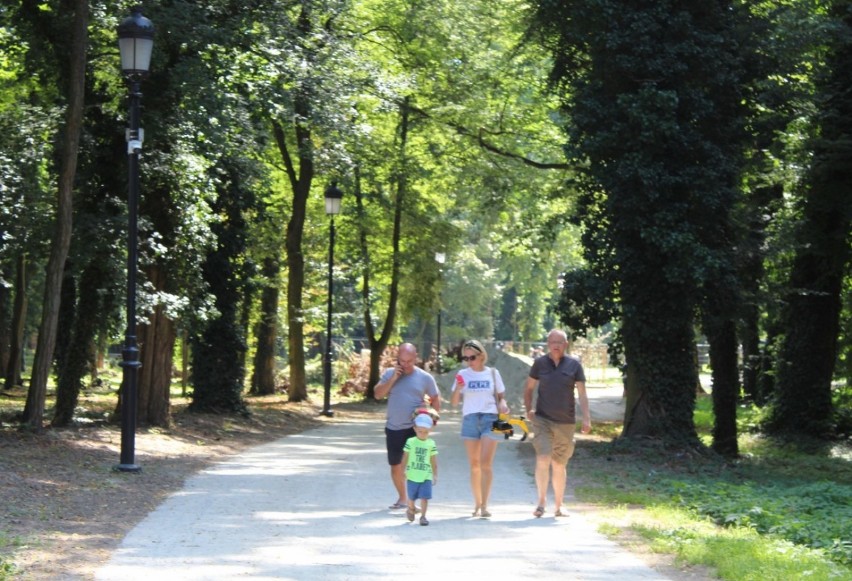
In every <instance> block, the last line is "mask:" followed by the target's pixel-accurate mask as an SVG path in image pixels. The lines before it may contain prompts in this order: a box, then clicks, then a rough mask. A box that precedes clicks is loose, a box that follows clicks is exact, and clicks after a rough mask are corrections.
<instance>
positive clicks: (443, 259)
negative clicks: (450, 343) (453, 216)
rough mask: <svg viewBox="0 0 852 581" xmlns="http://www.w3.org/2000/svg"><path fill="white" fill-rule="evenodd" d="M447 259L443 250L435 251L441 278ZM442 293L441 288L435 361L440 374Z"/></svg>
mask: <svg viewBox="0 0 852 581" xmlns="http://www.w3.org/2000/svg"><path fill="white" fill-rule="evenodd" d="M446 260H447V255H446V254H444V253H443V252H436V253H435V262H437V263H438V274H439V276H440V277H441V278H443V273H444V270H443V269H444V262H446ZM441 282H442V288H443V281H441ZM441 294H442V293H441V292H440V290H439V292H438V337H437V343H438V353H437V355H436V358H437V359H436V361H435V365H436V366H437V369H436V371H437V372H438V374H440V373H441V311H442V310H443V305H442V304H441Z"/></svg>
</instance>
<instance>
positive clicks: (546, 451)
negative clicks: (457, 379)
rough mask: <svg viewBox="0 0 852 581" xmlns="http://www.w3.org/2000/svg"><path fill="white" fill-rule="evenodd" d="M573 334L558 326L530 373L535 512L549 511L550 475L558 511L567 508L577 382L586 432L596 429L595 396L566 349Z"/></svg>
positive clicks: (527, 396) (527, 391)
mask: <svg viewBox="0 0 852 581" xmlns="http://www.w3.org/2000/svg"><path fill="white" fill-rule="evenodd" d="M567 348H568V336H567V335H566V334H565V332H564V331H561V330H559V329H554V330H552V331H550V333H548V335H547V350H548V353H547V355H542V356H541V357H538V358H536V359H535V361H533V364H532V367H530V374H529V377H528V378H527V381H526V384H525V385H524V405H525V407H526V410H527V417H528V418H529V419H530V420H531V421H532V423H533V431H534V432H535V439H534V440H533V444H534V446H535V453H536V463H535V484H536V488H537V489H538V505H537V506H536V509H535V511H534V512H533V515H534V516H536V517H537V518H539V517H541V516H542V515H543V514H544V507H545V502H546V498H547V487H548V481H550V483H551V484H552V486H553V499H554V515H555V516H565V513H563V512H562V497H563V495H564V494H565V482H566V480H567V478H568V460H570V459H571V456H572V455H573V454H574V430H575V426H576V418H575V405H574V388H576V389H577V394H578V395H579V398H580V409H581V410H582V412H583V427H582V432H583V433H584V434H586V433H588V432H590V431H591V429H592V418H591V415H590V413H589V398H588V396H587V395H586V375H585V373H584V372H583V366H582V364H581V363H580V361H579V359H577V358H576V357H572V356H570V355H566V354H565V350H566V349H567ZM536 386H538V396H537V397H536V401H535V407H533V395H534V394H535V391H536Z"/></svg>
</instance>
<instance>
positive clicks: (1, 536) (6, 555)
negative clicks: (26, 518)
mask: <svg viewBox="0 0 852 581" xmlns="http://www.w3.org/2000/svg"><path fill="white" fill-rule="evenodd" d="M23 544H24V541H23V540H22V539H21V538H20V537H10V536H9V535H8V534H6V533H4V532H3V531H0V581H6V580H7V579H13V578H14V575H15V572H16V571H17V567H15V565H14V563H13V562H12V560H11V556H10V555H11V554H12V553H14V549H16V548H18V547H20V546H21V545H23Z"/></svg>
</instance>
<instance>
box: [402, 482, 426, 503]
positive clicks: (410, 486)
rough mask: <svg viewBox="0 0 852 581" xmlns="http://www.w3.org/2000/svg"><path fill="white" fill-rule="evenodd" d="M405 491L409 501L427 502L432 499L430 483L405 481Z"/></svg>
mask: <svg viewBox="0 0 852 581" xmlns="http://www.w3.org/2000/svg"><path fill="white" fill-rule="evenodd" d="M405 491H406V492H407V493H408V499H409V500H417V499H418V498H422V499H424V500H429V499H431V498H432V481H431V480H425V481H423V482H414V481H413V480H406V481H405Z"/></svg>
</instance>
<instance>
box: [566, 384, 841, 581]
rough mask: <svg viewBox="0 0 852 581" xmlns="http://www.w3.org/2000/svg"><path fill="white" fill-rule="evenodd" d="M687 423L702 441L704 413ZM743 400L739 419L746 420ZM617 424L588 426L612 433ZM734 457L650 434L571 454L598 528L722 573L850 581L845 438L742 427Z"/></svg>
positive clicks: (734, 579) (737, 578) (750, 414)
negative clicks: (787, 436)
mask: <svg viewBox="0 0 852 581" xmlns="http://www.w3.org/2000/svg"><path fill="white" fill-rule="evenodd" d="M710 407H711V402H710V398H709V397H705V398H700V400H699V402H698V406H697V409H696V425H697V427H698V429H699V432H700V435H701V436H702V438H704V439H705V441H708V442H709V430H710V428H711V426H712V411H711V410H710ZM757 413H759V412H758V411H757V410H755V409H752V408H748V407H742V408H741V409H740V414H739V415H740V417H739V422H740V423H741V425H743V426H748V425H755V424H756V423H757V422H756V421H755V415H756V414H757ZM620 428H621V426H620V424H607V425H600V424H599V425H596V426H595V431H596V432H598V433H599V434H600V433H601V432H603V433H604V434H605V435H607V436H609V437H611V438H615V437H616V436H617V435H618V433H619V432H620ZM741 433H742V435H741V437H740V450H741V457H740V458H739V459H737V460H736V461H728V460H724V459H722V458H719V457H717V456H715V455H713V454H709V453H708V454H701V453H692V452H687V451H682V450H681V451H673V450H669V449H666V448H665V447H663V446H662V445H661V444H659V443H657V442H654V441H646V442H641V443H636V442H626V441H619V440H615V441H596V442H592V443H590V446H589V448H588V454H583V455H582V456H581V457H579V458H575V460H579V461H580V462H582V465H578V464H576V463H575V461H572V468H574V469H575V470H572V473H573V474H576V476H577V484H576V487H575V494H576V496H577V498H578V500H581V501H583V502H590V503H594V504H596V505H598V506H599V507H600V511H599V514H600V515H601V518H602V524H601V526H600V530H601V532H603V533H604V534H606V535H608V536H610V537H611V538H614V539H615V540H621V541H626V540H629V539H631V538H632V539H635V538H637V537H638V538H640V539H642V541H643V542H644V544H646V545H647V546H648V547H650V549H651V550H653V551H657V552H660V553H668V554H674V555H675V556H676V558H677V560H678V562H679V563H681V564H686V565H702V566H709V567H712V568H713V569H714V570H715V572H716V574H717V575H718V576H719V577H720V578H721V579H728V580H731V581H743V580H751V579H754V580H757V579H760V580H761V581H769V580H779V581H780V580H784V581H786V580H789V579H808V580H838V579H844V580H852V503H850V500H849V499H850V498H852V463H850V458H852V456H850V446H849V444H848V442H847V443H840V444H837V443H835V444H834V445H826V444H824V443H821V444H806V443H803V442H799V443H797V444H796V445H792V444H789V443H782V442H776V441H772V440H769V439H766V438H763V437H760V436H759V435H756V434H754V433H748V432H745V431H743V432H741Z"/></svg>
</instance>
